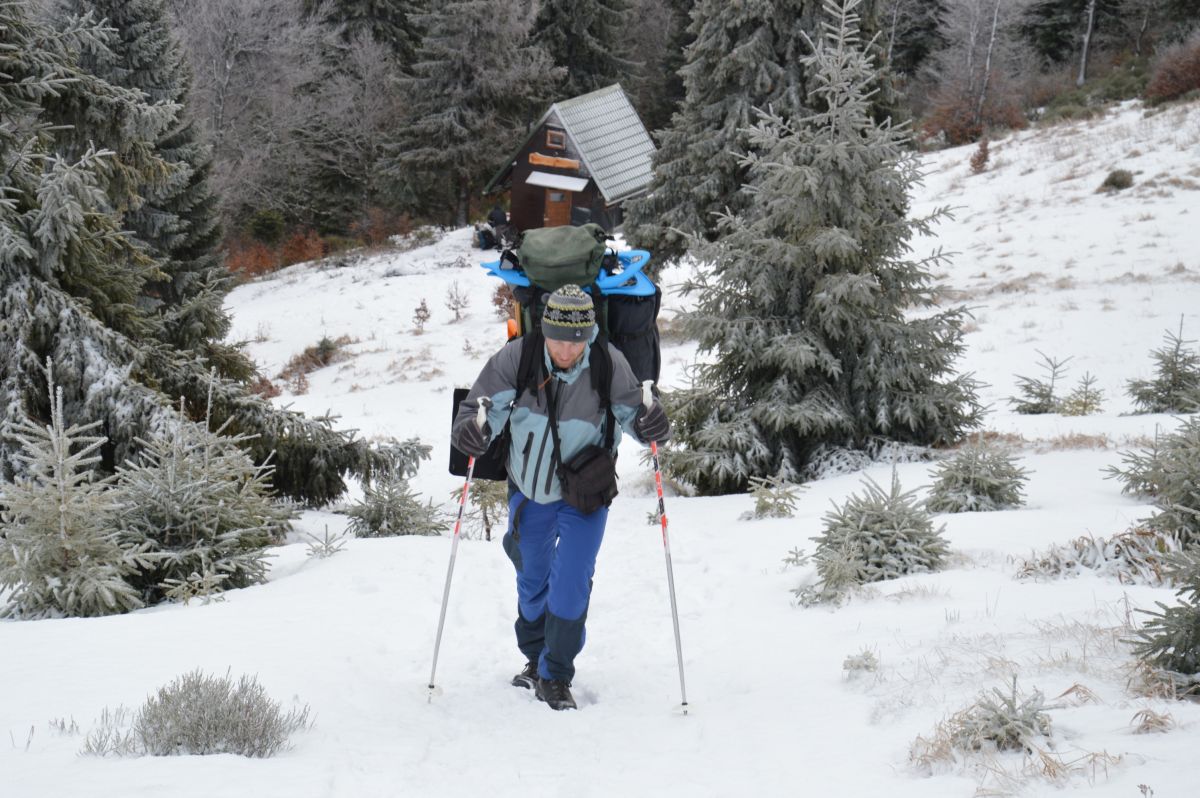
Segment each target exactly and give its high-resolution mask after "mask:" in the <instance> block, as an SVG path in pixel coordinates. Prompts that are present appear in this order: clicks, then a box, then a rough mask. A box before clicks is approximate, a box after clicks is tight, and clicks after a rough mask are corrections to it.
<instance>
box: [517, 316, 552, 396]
mask: <svg viewBox="0 0 1200 798" xmlns="http://www.w3.org/2000/svg"><path fill="white" fill-rule="evenodd" d="M544 348H545V341H544V339H543V338H542V330H541V328H540V327H535V328H534V329H532V330H530V331H529V332H528V333H526V334H525V336H524V337H522V338H521V360H520V362H519V364H518V365H517V395H516V397H515V398H514V399H513V401H514V402H516V401H517V399H520V398H521V394H523V393H525V392H526V391H529V392H530V393H532V394H533V395H534V396H537V394H538V388H539V386H540V384H541V376H542V372H543V371H545V363H544V361H543V358H542V349H544Z"/></svg>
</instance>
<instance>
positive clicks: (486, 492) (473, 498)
mask: <svg viewBox="0 0 1200 798" xmlns="http://www.w3.org/2000/svg"><path fill="white" fill-rule="evenodd" d="M450 498H451V500H452V501H454V502H455V503H457V502H458V500H459V499H461V498H462V488H461V487H458V488H455V489H454V490H452V491H451V492H450ZM467 502H468V504H470V505H471V508H472V509H471V510H470V511H468V512H467V513H466V514H465V515H464V517H463V520H464V521H467V522H469V523H470V525H471V526H472V527H474V528H476V529H480V528H481V529H483V537H484V540H491V539H492V530H493V529H494V528H496V527H497V526H500V525H501V524H503V523H504V519H505V518H506V516H507V515H508V485H507V484H506V483H504V482H497V481H494V480H489V479H481V480H476V481H475V482H472V483H471V490H470V492H469V493H468V494H467Z"/></svg>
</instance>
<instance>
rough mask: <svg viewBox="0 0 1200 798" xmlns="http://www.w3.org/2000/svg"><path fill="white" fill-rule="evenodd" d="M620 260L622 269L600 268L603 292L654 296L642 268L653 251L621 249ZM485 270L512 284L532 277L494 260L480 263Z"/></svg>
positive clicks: (521, 283) (523, 281) (618, 257)
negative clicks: (615, 270) (610, 272)
mask: <svg viewBox="0 0 1200 798" xmlns="http://www.w3.org/2000/svg"><path fill="white" fill-rule="evenodd" d="M617 262H618V263H620V264H621V268H620V271H618V272H616V273H615V274H609V273H608V271H607V270H606V269H601V270H600V276H599V277H598V278H596V285H598V286H599V287H600V293H602V294H605V295H607V296H611V295H613V294H617V295H621V296H653V295H654V283H652V282H651V281H650V278H649V277H647V276H646V275H644V274H642V269H644V268H646V264H648V263H649V262H650V253H649V252H647V251H646V250H644V249H632V250H629V251H628V252H618V253H617ZM479 265H480V266H482V267H483V269H484V271H486V272H487V273H488V274H490V275H491V276H493V277H499V278H500V279H501V280H503V281H504V282H506V283H508V284H510V285H518V286H528V285H530V282H529V278H528V277H526V276H525V272H523V271H521V270H520V269H514V268H512V265H511V264H509V263H508V262H507V261H502V260H494V261H489V262H488V263H481V264H479Z"/></svg>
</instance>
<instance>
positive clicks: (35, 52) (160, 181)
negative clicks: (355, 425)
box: [0, 3, 386, 503]
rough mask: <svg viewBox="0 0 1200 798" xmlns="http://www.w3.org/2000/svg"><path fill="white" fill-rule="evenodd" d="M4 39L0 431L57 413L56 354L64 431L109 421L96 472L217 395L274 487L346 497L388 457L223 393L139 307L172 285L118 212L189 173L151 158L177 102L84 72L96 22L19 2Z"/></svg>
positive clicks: (219, 410)
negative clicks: (48, 366) (160, 284)
mask: <svg viewBox="0 0 1200 798" xmlns="http://www.w3.org/2000/svg"><path fill="white" fill-rule="evenodd" d="M0 30H3V31H4V37H5V39H4V47H3V49H0V74H2V75H3V76H4V78H3V80H0V351H3V352H4V355H5V356H4V357H2V358H0V423H2V422H3V421H5V420H7V421H10V422H14V423H15V422H16V421H18V420H19V419H21V418H22V417H23V416H24V415H25V414H27V413H28V414H29V415H31V416H33V417H34V418H35V419H38V420H40V421H46V420H48V419H49V418H50V415H51V409H50V405H49V403H48V402H47V401H46V399H45V397H46V392H45V382H44V377H43V374H42V363H43V362H44V361H45V359H46V358H51V359H52V360H53V361H54V364H55V369H56V374H57V376H58V380H59V384H60V385H61V387H62V388H63V412H64V414H65V419H66V423H67V424H68V425H70V424H72V423H88V422H91V421H100V422H101V425H102V428H103V430H104V432H105V433H106V437H107V438H108V441H107V442H106V443H105V444H104V445H103V446H101V447H100V449H99V450H98V452H97V453H98V454H99V455H100V456H101V460H100V462H99V463H97V464H96V465H97V466H98V467H101V468H103V469H104V470H106V471H111V470H112V469H114V468H115V466H116V464H117V463H119V462H122V461H124V460H126V459H127V458H128V457H129V456H130V455H131V454H132V453H133V452H134V451H136V450H137V448H138V444H137V440H138V439H139V438H141V439H146V438H149V437H151V436H152V435H153V433H154V432H156V431H162V430H165V429H167V428H168V427H170V426H171V424H173V423H174V419H175V413H174V411H173V410H172V409H171V406H170V405H171V402H172V401H173V399H174V398H176V397H179V396H185V397H187V398H188V405H189V407H196V408H202V407H204V398H205V396H206V394H207V393H208V391H209V389H210V386H212V390H213V413H212V418H213V422H214V423H215V424H217V425H220V424H224V423H225V422H226V421H228V420H229V419H232V421H230V424H229V427H228V428H227V431H228V432H229V433H230V434H235V435H236V434H239V433H245V434H247V435H254V436H256V437H254V438H253V439H250V440H248V441H247V443H246V446H247V448H248V450H249V452H250V455H251V456H252V457H253V458H254V460H255V461H256V462H259V463H262V462H264V461H265V460H266V458H267V457H268V456H269V455H270V453H271V452H272V451H274V452H276V461H275V462H276V471H275V473H274V476H273V483H274V487H275V489H276V490H279V491H281V492H283V493H285V494H288V495H290V496H292V497H295V498H297V499H302V500H304V501H309V502H313V503H321V502H325V501H328V500H330V499H332V498H335V497H336V496H338V495H340V494H341V493H342V492H343V491H344V490H345V483H344V481H343V477H344V475H345V474H346V473H347V472H351V473H355V474H359V475H366V474H368V473H370V471H371V469H372V468H374V467H378V466H380V465H384V464H386V458H384V457H382V456H381V455H379V454H378V453H376V452H374V451H372V450H371V449H370V448H369V447H368V446H367V444H366V443H365V442H364V441H359V440H355V439H354V436H353V435H352V434H351V433H344V432H339V431H336V430H334V429H333V427H332V421H331V420H330V419H307V418H305V417H303V416H302V415H300V414H298V413H292V412H287V411H283V410H279V409H277V408H274V407H272V406H271V405H270V404H269V403H267V402H265V401H262V400H260V399H258V398H257V397H254V396H252V395H250V394H248V393H247V390H246V386H245V385H244V384H243V383H241V382H238V381H236V380H231V379H227V378H224V377H220V378H218V379H217V380H216V381H215V384H214V383H213V381H212V380H211V379H210V376H209V373H210V368H211V365H212V363H210V359H209V358H208V357H205V356H204V355H203V354H201V353H198V352H195V351H192V350H189V349H186V348H184V349H178V348H176V347H174V346H172V345H171V343H170V342H169V341H168V340H167V339H168V332H167V327H166V324H165V315H164V314H161V313H159V312H157V310H155V309H154V308H148V307H147V306H146V303H145V301H144V300H145V298H146V296H147V294H146V293H145V289H146V286H147V284H148V283H153V282H154V281H161V280H166V279H167V276H166V272H165V271H163V266H164V262H165V261H164V260H163V259H161V258H157V257H155V255H154V254H153V253H152V252H151V251H150V250H148V249H147V248H145V247H144V246H141V245H139V244H138V242H137V241H136V240H135V238H133V237H132V236H130V235H127V234H126V233H125V232H124V231H125V230H127V229H129V227H128V225H127V221H126V218H125V216H126V214H128V213H130V212H132V211H134V210H137V209H140V208H143V207H145V198H146V197H147V196H157V194H155V192H157V191H160V190H162V189H164V188H166V187H167V186H168V185H169V184H170V183H171V180H172V179H173V177H174V176H175V175H177V174H179V173H180V172H182V171H183V170H184V166H183V165H182V162H178V163H176V164H174V165H172V164H171V163H169V162H168V161H167V160H166V159H165V158H164V157H163V156H162V155H161V154H160V153H159V152H158V151H157V150H156V149H155V147H156V146H157V143H159V142H162V141H163V140H164V139H163V136H164V135H167V134H168V133H169V131H171V130H172V129H173V127H172V126H173V125H176V124H177V123H178V106H177V105H176V104H174V103H171V102H167V101H162V102H157V103H153V102H147V100H146V96H145V95H144V94H143V93H142V92H141V91H140V90H138V91H135V90H133V89H128V88H124V87H121V86H117V85H114V84H112V83H110V82H108V81H105V80H103V79H101V78H99V77H97V76H95V75H93V74H91V73H90V72H88V71H86V70H82V69H80V68H79V61H80V58H81V57H83V55H84V54H92V55H91V56H89V57H99V56H97V55H96V54H98V53H103V52H104V51H105V50H106V48H107V42H108V41H109V40H110V36H111V32H108V31H105V30H103V29H100V28H98V27H97V25H96V24H95V23H94V22H91V21H88V20H72V21H67V22H64V23H63V24H62V25H60V27H59V28H58V29H51V28H48V27H46V26H45V25H43V24H41V23H38V22H36V21H35V20H33V19H32V18H31V16H30V14H29V6H28V5H27V4H26V3H0ZM64 123H67V124H71V125H73V127H72V128H70V129H63V128H61V127H58V125H61V124H64ZM89 131H90V132H89ZM84 141H104V142H108V143H110V144H111V146H112V149H98V148H96V147H94V146H93V145H92V144H90V143H89V144H87V145H86V146H82V145H81V144H80V143H81V142H84ZM214 307H217V308H219V305H215V306H214ZM195 420H200V419H199V418H197V419H195ZM18 450H19V447H17V446H15V445H14V444H13V442H12V441H10V440H6V439H3V438H0V479H4V480H10V479H12V478H13V477H14V476H15V475H17V474H18V473H20V471H21V470H22V469H23V465H22V462H21V461H19V460H18V459H16V457H15V455H16V453H17V452H18Z"/></svg>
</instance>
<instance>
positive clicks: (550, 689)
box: [535, 678, 578, 709]
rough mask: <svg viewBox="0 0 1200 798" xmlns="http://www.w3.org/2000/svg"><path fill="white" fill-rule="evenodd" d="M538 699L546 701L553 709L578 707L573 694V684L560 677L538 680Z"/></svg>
mask: <svg viewBox="0 0 1200 798" xmlns="http://www.w3.org/2000/svg"><path fill="white" fill-rule="evenodd" d="M535 692H536V693H537V697H538V701H545V702H546V703H547V704H549V705H550V708H551V709H578V707H577V706H576V705H575V699H574V698H573V697H572V696H571V685H570V684H569V683H568V682H564V681H561V680H559V679H540V678H539V679H538V680H537V690H536V691H535Z"/></svg>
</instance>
